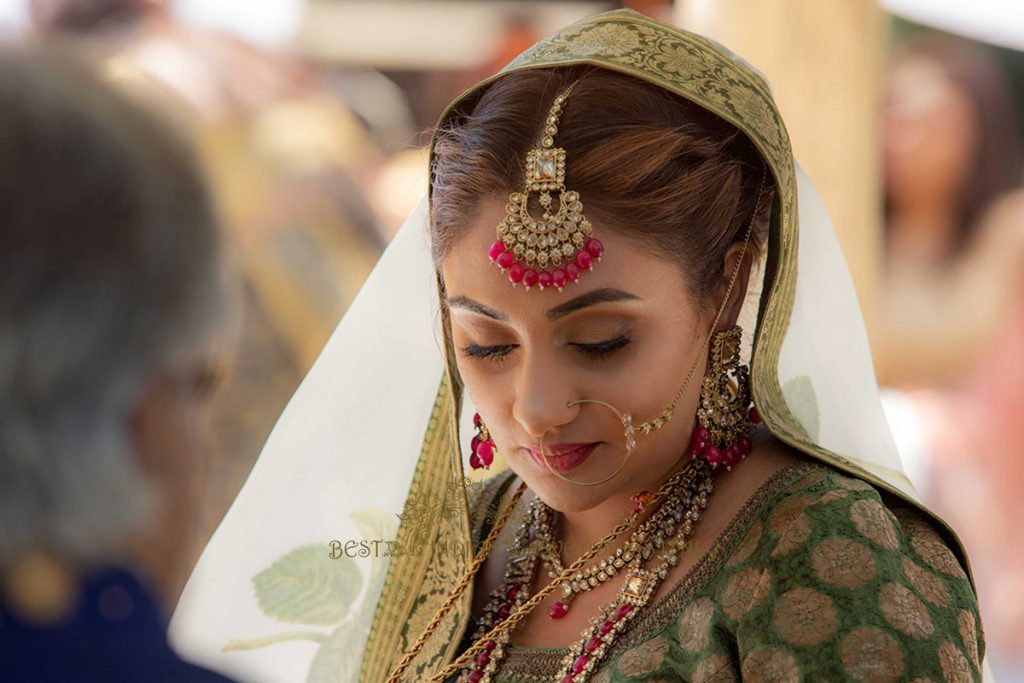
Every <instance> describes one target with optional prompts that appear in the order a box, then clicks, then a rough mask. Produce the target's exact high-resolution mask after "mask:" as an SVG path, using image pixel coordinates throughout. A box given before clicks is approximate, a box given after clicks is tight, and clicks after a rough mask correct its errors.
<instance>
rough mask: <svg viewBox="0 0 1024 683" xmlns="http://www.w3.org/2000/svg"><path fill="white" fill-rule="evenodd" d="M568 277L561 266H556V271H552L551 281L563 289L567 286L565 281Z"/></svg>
mask: <svg viewBox="0 0 1024 683" xmlns="http://www.w3.org/2000/svg"><path fill="white" fill-rule="evenodd" d="M567 280H568V278H567V277H566V275H565V271H564V270H563V269H561V268H555V272H553V273H551V283H552V284H553V285H554V286H555V287H558V288H559V289H561V288H562V287H565V283H566V281H567Z"/></svg>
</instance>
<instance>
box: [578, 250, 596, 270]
mask: <svg viewBox="0 0 1024 683" xmlns="http://www.w3.org/2000/svg"><path fill="white" fill-rule="evenodd" d="M576 265H577V266H579V267H580V269H582V270H590V269H591V268H593V267H594V257H593V256H591V255H590V252H589V251H581V252H580V253H578V254H576Z"/></svg>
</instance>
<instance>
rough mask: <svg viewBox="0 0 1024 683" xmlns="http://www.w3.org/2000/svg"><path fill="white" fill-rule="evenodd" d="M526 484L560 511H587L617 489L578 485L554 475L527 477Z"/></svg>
mask: <svg viewBox="0 0 1024 683" xmlns="http://www.w3.org/2000/svg"><path fill="white" fill-rule="evenodd" d="M523 480H524V481H526V485H527V486H528V487H529V489H530V490H531V491H532V492H533V493H534V495H536V496H537V497H538V498H540V499H541V500H542V501H543V502H544V504H545V505H547V506H548V507H549V508H551V509H552V510H556V511H558V512H563V513H565V512H568V513H573V512H586V511H587V510H590V509H592V508H594V507H597V506H598V505H600V504H601V503H603V502H604V501H606V500H608V498H609V496H611V495H614V493H615V491H613V490H609V489H607V488H606V487H604V486H577V485H575V484H570V483H569V482H567V481H563V480H561V479H559V478H558V477H555V476H554V475H551V476H547V477H541V478H539V479H537V478H533V477H531V478H526V477H523Z"/></svg>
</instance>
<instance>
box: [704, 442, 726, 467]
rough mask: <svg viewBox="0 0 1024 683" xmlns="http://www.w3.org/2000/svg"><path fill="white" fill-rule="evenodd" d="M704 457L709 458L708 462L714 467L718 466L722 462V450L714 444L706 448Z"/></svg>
mask: <svg viewBox="0 0 1024 683" xmlns="http://www.w3.org/2000/svg"><path fill="white" fill-rule="evenodd" d="M704 457H705V458H707V459H708V464H709V465H711V466H712V467H718V466H719V465H721V464H722V451H720V450H718V446H715V445H713V444H712V445H711V446H708V447H707V448H706V449H705V450H704Z"/></svg>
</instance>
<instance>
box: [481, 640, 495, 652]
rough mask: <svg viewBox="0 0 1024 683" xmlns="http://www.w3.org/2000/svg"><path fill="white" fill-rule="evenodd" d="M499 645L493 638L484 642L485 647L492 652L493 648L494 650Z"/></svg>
mask: <svg viewBox="0 0 1024 683" xmlns="http://www.w3.org/2000/svg"><path fill="white" fill-rule="evenodd" d="M497 646H498V644H497V643H496V642H494V641H493V640H488V641H486V642H485V643H484V649H485V650H487V651H488V652H490V651H491V650H493V649H494V648H496V647H497Z"/></svg>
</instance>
